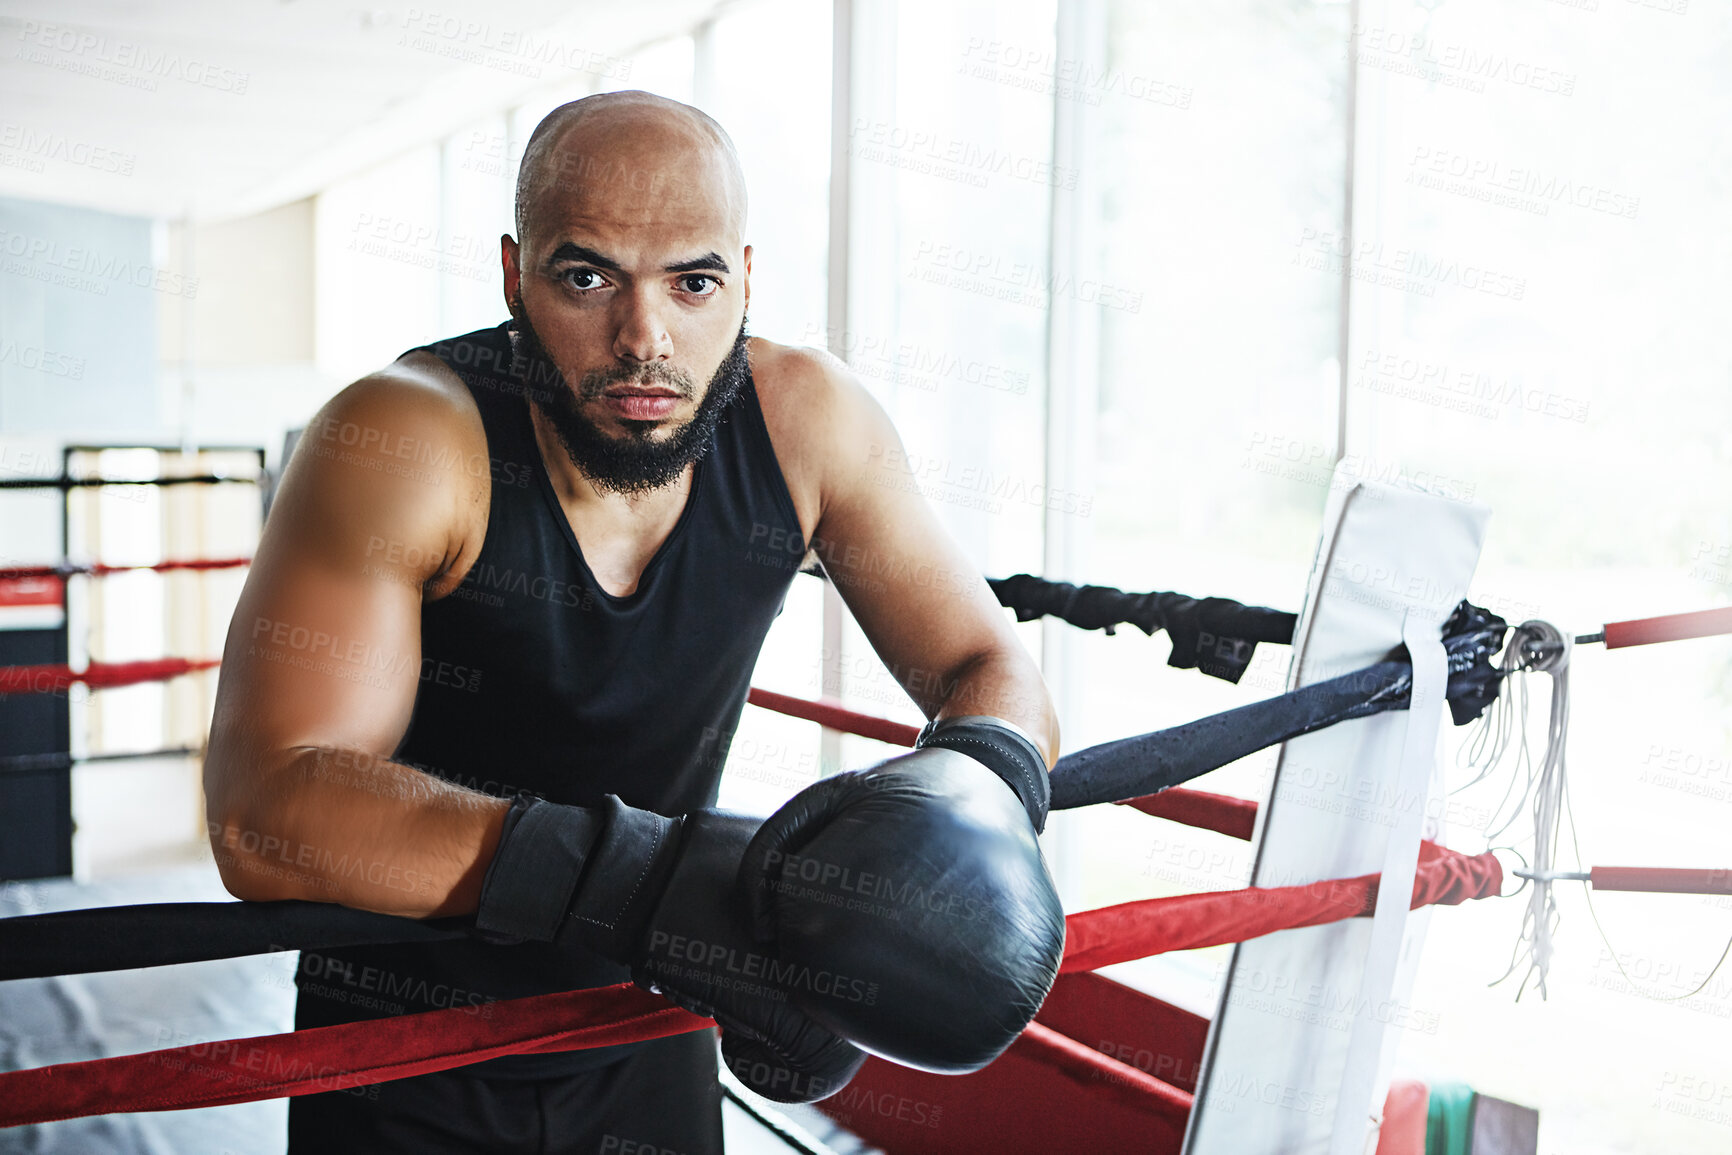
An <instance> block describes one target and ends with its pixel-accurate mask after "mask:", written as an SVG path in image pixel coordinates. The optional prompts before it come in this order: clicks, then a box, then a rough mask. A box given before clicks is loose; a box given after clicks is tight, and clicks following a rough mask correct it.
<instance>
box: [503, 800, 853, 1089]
mask: <svg viewBox="0 0 1732 1155" xmlns="http://www.w3.org/2000/svg"><path fill="white" fill-rule="evenodd" d="M757 826H758V822H757V820H756V819H754V818H749V817H746V816H743V815H735V814H728V813H725V812H723V811H719V810H699V811H696V812H694V813H691V814H687V815H684V816H682V817H679V818H667V817H664V816H662V815H660V814H655V813H652V812H651V811H648V810H639V809H636V808H635V807H631V806H627V805H626V804H625V803H623V802H621V801H620V800H619V799H618V798H616V797H614V796H613V795H608V797H607V799H606V800H605V802H604V804H603V805H602V806H599V807H582V806H564V805H560V804H558V803H553V802H547V801H544V800H542V799H538V798H532V797H529V796H527V795H525V796H520V797H519V798H518V799H516V800H515V801H514V802H513V803H512V806H511V810H510V811H509V812H508V813H507V816H506V823H505V827H504V830H503V832H502V834H501V836H500V840H499V847H498V849H497V850H496V851H495V853H494V856H493V862H492V864H491V865H490V866H489V867H488V871H487V875H486V878H485V879H484V880H483V882H482V888H481V901H480V905H479V907H478V909H477V911H476V917H475V925H476V929H477V931H479V932H480V933H481V934H482V935H483V936H484V937H487V938H489V939H491V940H492V941H495V942H516V941H523V940H526V939H527V940H534V941H538V942H550V943H552V944H553V945H554V946H555V947H556V948H557V949H558V950H560V951H561V952H565V953H568V954H570V955H571V956H572V959H573V963H574V970H583V969H586V968H585V967H584V966H583V964H584V962H585V961H586V958H587V957H593V955H600V956H601V957H603V958H606V959H610V960H612V961H614V962H618V963H623V964H625V965H626V966H629V967H630V968H631V971H632V977H633V979H635V980H636V981H637V982H638V984H639V985H641V986H645V987H648V988H649V989H650V990H653V991H656V992H657V993H659V994H661V995H663V996H665V997H666V998H667V999H668V1000H669V1001H670V1002H673V1003H675V1004H677V1005H679V1006H681V1007H684V1008H685V1009H686V1010H689V1011H692V1012H693V1013H695V1014H700V1015H704V1016H706V1017H709V1018H713V1019H715V1020H716V1022H717V1024H718V1025H720V1027H721V1028H722V1056H723V1058H724V1060H725V1061H726V1062H727V1063H728V1066H729V1069H730V1070H732V1071H733V1072H734V1074H735V1075H736V1076H737V1077H738V1078H739V1079H740V1081H741V1082H743V1083H745V1084H746V1085H747V1086H748V1087H750V1088H752V1090H754V1091H756V1092H757V1093H758V1094H760V1095H763V1096H764V1097H765V1098H769V1099H775V1100H777V1101H779V1102H784V1103H809V1102H814V1101H816V1100H818V1099H822V1098H824V1097H826V1096H828V1095H832V1094H834V1093H835V1092H837V1091H839V1090H841V1089H842V1088H843V1087H844V1086H846V1085H847V1083H848V1081H849V1080H850V1079H852V1078H853V1077H854V1074H855V1072H856V1071H858V1070H859V1069H860V1065H861V1063H863V1062H865V1059H866V1056H865V1055H864V1054H863V1053H861V1051H859V1050H858V1049H857V1048H855V1047H853V1046H851V1045H850V1044H848V1043H847V1042H845V1041H843V1040H841V1039H839V1038H837V1037H836V1036H834V1035H833V1034H831V1033H830V1032H829V1031H827V1030H825V1029H824V1028H822V1027H821V1026H818V1025H817V1024H815V1023H813V1022H812V1021H810V1020H809V1019H808V1018H807V1017H806V1016H805V1015H804V1014H802V1013H801V1012H800V1011H799V1010H798V1009H797V1008H796V1007H795V1006H794V1004H793V1003H792V1001H791V1000H790V998H789V992H788V991H787V990H786V989H785V988H784V987H783V986H781V985H778V981H777V979H778V977H779V976H778V975H777V974H776V973H775V968H774V965H773V960H771V959H770V958H769V957H768V956H767V955H766V954H765V953H764V952H763V951H762V950H761V949H760V948H758V946H757V945H756V944H755V942H754V941H753V938H752V935H751V932H750V927H749V913H748V908H746V907H745V906H744V905H743V904H742V903H741V901H740V899H739V898H738V894H737V888H736V885H735V879H736V876H737V874H738V871H739V864H740V858H741V856H742V854H743V853H744V851H745V847H746V845H747V842H748V841H749V840H750V838H751V836H752V834H753V833H754V832H755V831H756V829H757Z"/></svg>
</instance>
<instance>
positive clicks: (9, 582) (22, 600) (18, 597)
mask: <svg viewBox="0 0 1732 1155" xmlns="http://www.w3.org/2000/svg"><path fill="white" fill-rule="evenodd" d="M64 600H65V594H64V591H63V590H62V589H61V587H60V582H59V581H57V580H56V579H54V578H53V577H43V576H41V575H40V574H7V573H6V572H5V571H0V606H57V605H60V604H61V602H62V601H64Z"/></svg>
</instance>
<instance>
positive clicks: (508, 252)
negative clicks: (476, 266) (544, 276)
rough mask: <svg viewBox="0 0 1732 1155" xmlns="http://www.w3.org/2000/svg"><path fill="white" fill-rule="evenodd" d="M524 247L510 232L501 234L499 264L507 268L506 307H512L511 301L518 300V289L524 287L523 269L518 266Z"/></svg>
mask: <svg viewBox="0 0 1732 1155" xmlns="http://www.w3.org/2000/svg"><path fill="white" fill-rule="evenodd" d="M522 251H523V250H522V249H521V248H520V247H519V246H518V244H517V242H516V241H514V240H512V239H511V234H510V233H501V234H500V235H499V264H500V267H501V268H503V269H504V270H505V307H506V308H507V309H510V308H511V303H512V302H513V301H515V300H517V295H518V291H519V290H520V289H521V288H522V287H523V270H522V268H520V267H519V266H518V263H517V261H518V258H519V256H520V255H521V254H522Z"/></svg>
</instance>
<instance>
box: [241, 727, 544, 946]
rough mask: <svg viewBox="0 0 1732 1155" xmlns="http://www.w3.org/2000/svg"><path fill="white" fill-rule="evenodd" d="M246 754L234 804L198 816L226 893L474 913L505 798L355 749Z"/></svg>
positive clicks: (411, 912)
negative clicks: (252, 760) (243, 787)
mask: <svg viewBox="0 0 1732 1155" xmlns="http://www.w3.org/2000/svg"><path fill="white" fill-rule="evenodd" d="M256 761H257V763H258V764H257V765H255V766H254V767H252V768H250V770H249V772H248V775H247V780H248V782H249V784H250V789H249V790H248V791H247V795H248V796H247V797H246V799H245V800H244V802H242V803H240V804H237V805H229V806H227V807H225V808H223V809H222V810H220V811H219V810H218V809H216V808H214V807H213V808H212V809H211V811H210V813H209V818H210V822H209V828H210V830H209V832H210V839H211V850H212V852H213V854H214V855H215V857H216V862H217V868H218V870H219V871H220V872H221V874H222V878H223V883H224V885H225V886H227V887H228V889H229V892H230V893H231V894H234V895H235V896H236V897H237V898H244V899H250V900H253V901H275V900H279V899H304V900H308V901H313V902H334V903H338V904H340V905H343V906H350V907H356V908H358V909H361V910H371V911H378V912H380V913H384V914H395V915H404V916H408V917H415V918H422V917H438V916H444V915H456V914H468V913H472V912H473V911H474V910H475V907H476V903H477V901H478V899H479V896H480V893H481V880H482V877H483V876H484V875H485V873H486V870H487V866H488V864H489V863H490V862H491V861H492V858H493V853H494V850H495V849H496V848H497V846H498V843H499V832H500V826H501V824H502V822H503V821H504V817H505V812H506V810H507V809H508V808H509V806H510V802H509V800H507V799H503V798H495V797H493V796H492V795H488V794H482V793H479V792H477V791H473V790H467V789H464V788H463V787H461V786H457V785H454V784H452V783H449V782H446V781H444V780H442V779H440V778H437V777H435V776H433V775H431V774H427V773H424V772H422V771H420V770H416V769H414V768H412V767H409V766H403V765H400V764H398V763H395V762H391V761H389V760H387V759H385V758H383V757H379V756H376V755H372V754H368V753H366V752H364V751H356V750H347V749H333V748H326V747H305V748H300V749H296V750H290V751H283V752H282V753H281V754H280V755H278V756H277V758H268V757H261V758H259V759H257V760H256Z"/></svg>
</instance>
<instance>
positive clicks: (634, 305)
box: [613, 288, 674, 361]
mask: <svg viewBox="0 0 1732 1155" xmlns="http://www.w3.org/2000/svg"><path fill="white" fill-rule="evenodd" d="M614 300H615V302H616V305H615V307H616V309H617V310H618V316H617V317H616V318H615V324H616V327H615V329H614V338H613V353H614V356H616V357H619V358H620V359H622V360H633V361H659V360H661V359H663V358H665V357H669V356H671V355H672V354H673V344H674V343H673V338H672V337H671V336H669V335H668V330H667V326H666V324H664V323H663V320H662V314H661V309H662V307H663V305H664V304H665V302H663V301H660V300H659V299H658V298H657V296H656V294H655V290H654V289H652V288H640V289H634V290H632V291H630V292H627V293H621V294H619V295H618V296H617V297H615V298H614Z"/></svg>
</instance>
